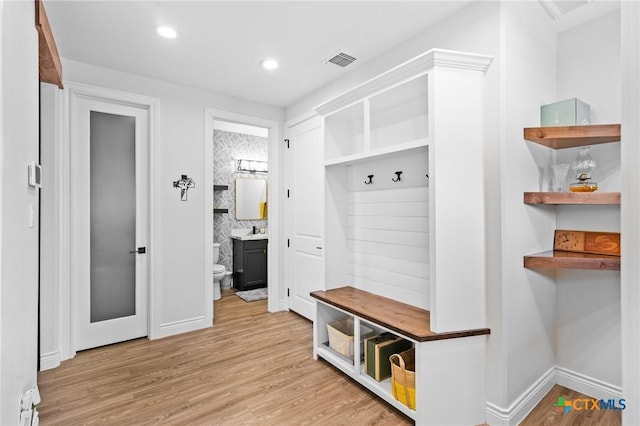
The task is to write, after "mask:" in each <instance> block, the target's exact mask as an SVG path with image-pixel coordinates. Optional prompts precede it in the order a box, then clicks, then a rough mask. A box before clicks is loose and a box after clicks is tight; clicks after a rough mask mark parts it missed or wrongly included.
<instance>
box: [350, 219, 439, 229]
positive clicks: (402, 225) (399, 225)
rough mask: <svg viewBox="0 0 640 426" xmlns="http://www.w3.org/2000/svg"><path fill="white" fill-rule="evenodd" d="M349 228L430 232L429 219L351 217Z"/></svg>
mask: <svg viewBox="0 0 640 426" xmlns="http://www.w3.org/2000/svg"><path fill="white" fill-rule="evenodd" d="M348 226H349V228H353V229H360V228H362V229H390V230H393V231H413V232H429V218H428V217H395V218H394V219H393V220H392V221H390V220H389V218H388V217H387V216H349V218H348Z"/></svg>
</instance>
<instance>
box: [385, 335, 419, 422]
mask: <svg viewBox="0 0 640 426" xmlns="http://www.w3.org/2000/svg"><path fill="white" fill-rule="evenodd" d="M389 361H391V394H392V395H393V397H394V398H395V399H396V400H398V401H400V402H401V403H402V404H404V405H406V406H407V407H409V408H411V409H412V410H415V409H416V350H415V349H414V348H411V349H409V350H407V351H404V352H400V353H399V354H393V355H391V356H390V357H389Z"/></svg>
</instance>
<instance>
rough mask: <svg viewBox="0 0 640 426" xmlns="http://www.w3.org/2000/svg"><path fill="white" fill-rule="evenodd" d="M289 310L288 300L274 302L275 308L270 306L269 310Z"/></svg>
mask: <svg viewBox="0 0 640 426" xmlns="http://www.w3.org/2000/svg"><path fill="white" fill-rule="evenodd" d="M286 310H287V301H286V300H278V301H276V303H274V306H273V308H271V306H270V307H269V312H280V311H286Z"/></svg>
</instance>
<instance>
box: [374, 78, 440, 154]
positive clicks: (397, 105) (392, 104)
mask: <svg viewBox="0 0 640 426" xmlns="http://www.w3.org/2000/svg"><path fill="white" fill-rule="evenodd" d="M428 101H429V100H428V82H427V76H426V75H423V76H420V77H417V78H414V79H413V80H410V81H408V82H406V83H403V84H400V85H398V86H396V87H393V88H391V89H389V90H387V91H384V92H382V93H380V94H378V95H376V96H373V97H371V99H370V101H369V102H370V117H371V120H370V129H371V130H370V148H371V149H372V150H375V149H379V148H385V147H390V146H394V145H400V144H403V143H407V142H415V141H418V140H423V139H427V138H428V137H429V102H428Z"/></svg>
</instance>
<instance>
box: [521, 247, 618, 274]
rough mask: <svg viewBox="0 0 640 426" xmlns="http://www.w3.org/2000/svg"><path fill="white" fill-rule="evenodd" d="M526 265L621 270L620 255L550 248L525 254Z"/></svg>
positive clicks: (532, 267)
mask: <svg viewBox="0 0 640 426" xmlns="http://www.w3.org/2000/svg"><path fill="white" fill-rule="evenodd" d="M524 267H525V268H527V269H536V268H551V269H596V270H601V271H619V270H620V257H618V256H605V255H601V254H587V253H571V252H566V251H557V250H556V251H553V250H550V251H545V252H542V253H536V254H531V255H528V256H525V257H524Z"/></svg>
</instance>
